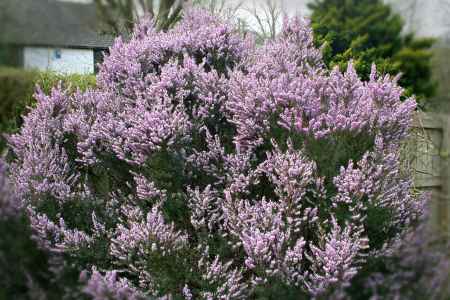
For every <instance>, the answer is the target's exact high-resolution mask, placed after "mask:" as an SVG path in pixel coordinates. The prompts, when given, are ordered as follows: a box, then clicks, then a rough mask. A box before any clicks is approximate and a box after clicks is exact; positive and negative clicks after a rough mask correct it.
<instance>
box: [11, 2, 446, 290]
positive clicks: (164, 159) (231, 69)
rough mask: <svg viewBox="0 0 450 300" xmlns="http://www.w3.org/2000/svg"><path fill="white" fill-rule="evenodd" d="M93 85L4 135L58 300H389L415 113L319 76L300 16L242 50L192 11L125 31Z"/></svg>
mask: <svg viewBox="0 0 450 300" xmlns="http://www.w3.org/2000/svg"><path fill="white" fill-rule="evenodd" d="M97 80H98V87H97V88H94V89H90V90H88V91H86V92H77V93H75V94H70V93H68V92H66V91H64V90H62V89H60V88H55V89H53V91H52V92H51V94H50V95H46V94H44V93H42V92H38V93H37V94H36V97H37V99H38V104H37V106H36V108H35V109H33V110H32V111H31V113H30V114H29V115H28V116H26V117H25V121H24V126H23V127H22V129H21V131H20V133H18V134H16V135H13V136H11V138H10V139H9V141H10V145H11V148H12V155H13V156H14V158H13V160H12V162H11V164H10V171H9V172H10V175H11V181H12V184H13V186H14V188H15V189H16V194H15V197H18V199H20V200H21V206H22V207H27V215H28V218H29V222H30V224H31V228H32V232H33V233H32V238H33V240H34V241H35V242H36V243H37V245H38V247H39V248H40V249H42V250H44V251H46V253H48V255H49V262H48V264H49V272H51V273H52V274H53V277H54V278H53V280H54V282H61V281H60V280H61V278H63V277H70V278H72V282H73V283H74V285H73V286H65V290H64V292H65V296H66V297H67V298H70V297H74V298H77V297H81V296H80V295H84V296H88V297H90V298H94V299H144V298H149V297H173V298H174V299H180V298H184V299H248V298H255V299H289V298H291V299H310V298H311V297H316V298H326V299H333V298H345V297H348V293H351V292H352V289H355V288H357V287H358V286H359V287H361V289H362V290H364V289H365V293H367V294H369V295H372V296H373V295H379V294H380V293H384V294H386V293H387V295H388V296H389V297H392V298H394V297H396V296H398V294H399V293H400V292H403V291H402V290H401V289H399V288H397V286H395V288H394V287H393V286H391V285H390V284H389V282H390V281H389V280H390V279H392V278H393V277H392V276H390V275H388V276H385V275H380V274H382V273H383V272H384V273H386V272H387V273H389V272H391V270H390V269H389V268H387V266H386V263H389V264H393V263H392V262H391V261H389V260H388V258H387V257H393V259H392V261H396V258H398V256H396V255H398V254H400V253H401V252H400V250H398V249H405V248H404V247H403V244H401V245H402V247H403V248H402V247H400V246H398V243H399V242H398V241H400V240H401V239H402V237H403V236H404V235H405V234H409V233H410V232H411V229H412V228H413V226H414V225H415V223H417V222H418V219H419V216H420V215H421V214H422V212H423V206H424V201H425V200H426V197H424V196H423V195H417V194H415V193H413V189H412V183H411V180H410V178H409V177H408V174H407V173H406V172H402V170H401V169H400V164H399V159H398V158H399V147H400V144H401V143H402V141H403V140H404V139H405V138H406V137H407V134H408V130H409V126H410V123H411V114H412V112H413V111H414V109H415V106H416V103H415V101H414V100H413V99H407V100H405V101H403V102H402V101H400V97H401V95H402V92H403V90H402V89H401V88H400V87H399V86H398V85H397V84H396V82H395V80H393V79H391V78H389V77H388V76H386V77H378V76H377V72H376V70H375V68H374V67H373V68H372V71H371V75H370V79H369V80H368V81H361V80H360V79H359V78H358V76H357V74H356V71H355V70H354V68H353V66H352V65H351V64H349V66H348V69H347V71H346V72H344V73H342V72H340V71H339V70H338V69H335V70H333V71H332V72H331V73H330V74H329V73H328V72H327V71H326V70H325V69H324V66H323V63H322V58H321V53H320V51H319V50H317V49H316V48H315V47H314V46H313V38H312V33H311V30H310V28H309V26H308V24H307V23H305V22H304V21H302V20H300V19H293V20H290V21H286V22H285V24H284V27H283V31H282V33H281V34H280V36H279V37H278V38H277V39H276V40H274V41H271V42H267V43H266V44H265V45H264V46H263V47H261V48H255V46H254V44H253V42H252V41H251V40H247V39H242V38H241V37H240V36H239V35H237V34H236V33H235V31H234V29H233V28H232V27H231V26H230V25H228V24H226V23H223V22H221V21H220V20H218V19H216V18H215V17H213V16H210V15H209V14H208V13H206V12H205V11H202V10H194V11H190V12H187V13H186V15H185V17H184V19H183V20H182V22H181V23H180V24H178V25H177V26H176V27H175V28H174V29H172V30H169V31H168V32H165V33H162V32H157V31H156V30H155V29H154V27H153V25H152V23H151V22H149V21H147V22H143V23H141V24H139V25H138V26H137V28H136V29H135V32H134V34H133V37H132V38H131V40H130V41H127V42H124V41H122V40H120V39H118V40H117V41H116V42H115V44H114V46H113V47H112V49H111V51H110V55H109V56H108V57H106V59H105V62H104V64H103V65H102V67H101V71H100V73H99V75H98V78H97ZM406 249H410V248H408V247H406ZM413 249H415V248H413ZM427 257H428V256H426V255H424V256H420V257H419V256H417V259H422V260H425V259H427ZM399 260H400V262H403V260H402V259H401V257H400V258H399ZM436 261H437V260H436ZM409 265H410V262H405V268H407V267H408V266H409ZM374 266H376V267H374ZM427 266H428V267H435V266H436V264H434V263H433V264H431V263H430V262H429V261H427ZM397 271H399V270H395V272H397ZM420 271H421V272H422V271H423V270H420ZM384 273H383V274H384ZM389 274H391V273H389ZM394 274H395V276H397V277H396V278H403V279H405V280H406V281H407V282H411V280H415V282H417V287H418V290H420V291H421V292H426V291H428V290H426V289H425V290H424V289H420V287H421V286H422V285H421V283H423V282H424V280H423V278H422V277H420V276H419V275H418V274H421V273H420V272H416V273H415V272H414V270H410V269H408V272H406V271H405V272H399V273H394ZM380 276H381V278H380ZM408 276H409V277H408ZM439 283H441V282H440V281H437V283H436V284H435V286H438V284H439ZM386 285H387V288H386ZM380 287H382V288H380ZM41 291H42V289H41ZM44 292H45V290H44V291H42V293H44ZM407 292H410V291H407ZM384 294H383V295H384ZM361 297H362V298H364V297H366V296H365V295H362V296H361ZM165 299H167V298H165Z"/></svg>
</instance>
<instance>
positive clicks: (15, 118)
mask: <svg viewBox="0 0 450 300" xmlns="http://www.w3.org/2000/svg"><path fill="white" fill-rule="evenodd" d="M59 82H60V83H61V84H62V86H63V87H66V88H68V89H69V90H71V91H75V90H76V89H78V88H79V89H81V90H86V89H87V88H89V87H93V86H95V76H93V75H87V76H86V75H78V74H74V75H62V74H57V73H54V72H38V71H35V70H22V69H16V68H8V67H1V68H0V132H1V133H14V132H16V131H17V130H18V128H20V126H21V125H22V117H23V115H25V114H26V113H27V112H28V107H32V106H33V105H34V104H35V100H34V97H33V94H34V91H35V87H36V86H39V87H40V88H41V89H42V90H43V91H44V92H45V93H47V94H48V93H49V92H50V91H51V89H52V88H53V87H54V86H56V85H58V83H59ZM5 145H6V141H5V140H4V138H3V137H0V151H1V150H2V149H3V148H4V147H5Z"/></svg>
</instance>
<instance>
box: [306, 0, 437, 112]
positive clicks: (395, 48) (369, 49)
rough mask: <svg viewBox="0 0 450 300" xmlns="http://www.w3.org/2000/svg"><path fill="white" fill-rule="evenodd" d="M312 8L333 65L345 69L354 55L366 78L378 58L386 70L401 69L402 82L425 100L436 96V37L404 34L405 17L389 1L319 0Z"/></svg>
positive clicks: (314, 24) (328, 60)
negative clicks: (433, 73)
mask: <svg viewBox="0 0 450 300" xmlns="http://www.w3.org/2000/svg"><path fill="white" fill-rule="evenodd" d="M309 8H310V9H311V11H312V15H311V21H312V27H313V30H314V34H315V40H316V43H317V44H318V45H323V47H324V48H323V49H324V61H325V63H326V64H327V66H328V67H330V68H333V67H334V66H339V67H340V68H341V69H343V70H345V69H346V67H347V64H348V61H349V60H353V61H354V66H355V67H356V70H357V72H358V74H359V75H360V76H361V77H362V78H363V79H365V80H367V79H368V77H369V74H370V69H371V65H372V63H375V64H376V65H377V68H378V70H379V71H381V72H383V73H387V74H391V75H397V74H398V73H401V74H402V77H401V79H400V81H399V84H400V85H401V86H402V87H403V88H405V89H406V94H407V95H408V96H409V95H415V96H416V97H417V99H418V100H419V102H420V104H422V105H423V104H424V101H425V99H427V98H429V97H431V96H433V95H434V92H435V89H436V83H435V82H434V81H433V80H432V69H431V58H432V53H431V51H430V47H431V46H432V45H433V42H434V41H433V39H430V38H415V37H414V35H413V34H406V35H405V34H403V33H402V30H403V25H404V22H403V20H402V18H401V16H400V15H398V14H396V13H394V12H393V11H392V9H391V7H390V6H389V5H387V4H384V3H383V1H381V0H315V1H313V2H312V3H310V4H309Z"/></svg>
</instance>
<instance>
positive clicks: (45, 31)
mask: <svg viewBox="0 0 450 300" xmlns="http://www.w3.org/2000/svg"><path fill="white" fill-rule="evenodd" d="M95 9H96V8H95V5H94V4H92V3H91V4H85V3H74V2H62V1H57V0H20V1H17V0H1V1H0V28H1V30H0V41H1V42H3V43H8V44H15V45H30V46H31V45H33V46H58V47H72V48H101V49H105V48H108V47H109V46H111V45H112V42H113V38H112V37H111V36H108V35H103V34H100V33H99V26H98V22H97V14H96V10H95Z"/></svg>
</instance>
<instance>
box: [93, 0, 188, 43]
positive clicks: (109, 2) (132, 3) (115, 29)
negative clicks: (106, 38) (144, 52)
mask: <svg viewBox="0 0 450 300" xmlns="http://www.w3.org/2000/svg"><path fill="white" fill-rule="evenodd" d="M185 2H186V0H159V1H158V0H94V3H95V5H96V7H97V12H98V16H99V19H100V22H101V23H102V25H103V30H104V31H105V32H107V33H111V34H114V35H120V34H124V33H129V32H131V30H132V29H133V26H134V23H135V22H136V21H137V20H139V18H141V17H142V16H145V15H148V16H150V17H152V18H154V19H155V22H156V26H157V28H158V29H160V30H166V29H168V28H170V27H171V26H172V25H173V24H174V23H176V22H177V21H178V20H179V18H180V17H181V12H182V9H183V5H184V3H185Z"/></svg>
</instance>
